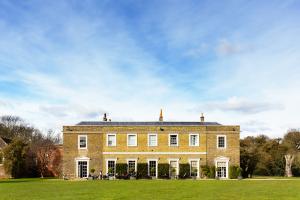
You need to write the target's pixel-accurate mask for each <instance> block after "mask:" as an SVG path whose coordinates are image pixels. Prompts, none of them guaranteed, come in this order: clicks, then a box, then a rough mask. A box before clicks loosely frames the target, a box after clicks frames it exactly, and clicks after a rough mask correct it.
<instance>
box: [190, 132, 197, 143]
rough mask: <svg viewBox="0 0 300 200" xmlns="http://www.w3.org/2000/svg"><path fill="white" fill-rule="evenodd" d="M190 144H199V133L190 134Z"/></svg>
mask: <svg viewBox="0 0 300 200" xmlns="http://www.w3.org/2000/svg"><path fill="white" fill-rule="evenodd" d="M190 146H199V134H190Z"/></svg>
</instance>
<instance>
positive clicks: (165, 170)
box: [157, 163, 170, 178]
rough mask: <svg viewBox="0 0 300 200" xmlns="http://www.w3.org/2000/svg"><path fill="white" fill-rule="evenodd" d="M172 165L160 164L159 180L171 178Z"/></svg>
mask: <svg viewBox="0 0 300 200" xmlns="http://www.w3.org/2000/svg"><path fill="white" fill-rule="evenodd" d="M169 168H170V165H169V164H167V163H160V164H158V174H157V175H158V178H169Z"/></svg>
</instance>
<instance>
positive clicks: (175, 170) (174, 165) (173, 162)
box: [170, 160, 178, 177]
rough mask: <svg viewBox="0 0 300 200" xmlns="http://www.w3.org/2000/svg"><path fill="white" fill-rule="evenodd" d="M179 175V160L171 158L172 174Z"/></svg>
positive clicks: (172, 175)
mask: <svg viewBox="0 0 300 200" xmlns="http://www.w3.org/2000/svg"><path fill="white" fill-rule="evenodd" d="M177 175H178V161H177V160H171V161H170V176H171V177H174V176H177Z"/></svg>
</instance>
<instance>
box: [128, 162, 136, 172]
mask: <svg viewBox="0 0 300 200" xmlns="http://www.w3.org/2000/svg"><path fill="white" fill-rule="evenodd" d="M135 171H136V162H135V160H129V161H128V173H129V174H132V173H134V172H135Z"/></svg>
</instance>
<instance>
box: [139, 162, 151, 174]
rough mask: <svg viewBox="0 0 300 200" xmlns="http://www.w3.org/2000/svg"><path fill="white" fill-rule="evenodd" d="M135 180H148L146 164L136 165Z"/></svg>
mask: <svg viewBox="0 0 300 200" xmlns="http://www.w3.org/2000/svg"><path fill="white" fill-rule="evenodd" d="M137 178H149V176H148V164H147V163H138V164H137Z"/></svg>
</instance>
